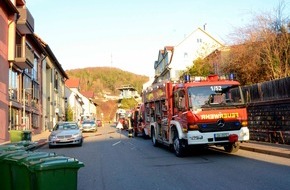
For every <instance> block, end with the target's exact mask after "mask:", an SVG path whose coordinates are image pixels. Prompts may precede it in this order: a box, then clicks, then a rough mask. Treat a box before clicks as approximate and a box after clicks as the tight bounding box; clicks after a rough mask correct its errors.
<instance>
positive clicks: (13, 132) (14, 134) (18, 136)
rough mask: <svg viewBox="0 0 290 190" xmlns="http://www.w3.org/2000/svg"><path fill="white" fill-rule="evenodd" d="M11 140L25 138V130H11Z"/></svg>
mask: <svg viewBox="0 0 290 190" xmlns="http://www.w3.org/2000/svg"><path fill="white" fill-rule="evenodd" d="M9 133H10V142H19V141H22V140H23V131H21V130H10V131H9Z"/></svg>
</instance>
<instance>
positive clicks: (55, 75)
mask: <svg viewBox="0 0 290 190" xmlns="http://www.w3.org/2000/svg"><path fill="white" fill-rule="evenodd" d="M54 89H55V90H58V73H57V71H55V74H54Z"/></svg>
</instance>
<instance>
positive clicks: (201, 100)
mask: <svg viewBox="0 0 290 190" xmlns="http://www.w3.org/2000/svg"><path fill="white" fill-rule="evenodd" d="M188 97H189V107H190V108H191V109H193V110H196V109H200V108H206V107H214V106H215V107H228V106H240V105H244V99H243V95H242V91H241V89H240V87H239V86H232V85H215V86H195V87H189V88H188Z"/></svg>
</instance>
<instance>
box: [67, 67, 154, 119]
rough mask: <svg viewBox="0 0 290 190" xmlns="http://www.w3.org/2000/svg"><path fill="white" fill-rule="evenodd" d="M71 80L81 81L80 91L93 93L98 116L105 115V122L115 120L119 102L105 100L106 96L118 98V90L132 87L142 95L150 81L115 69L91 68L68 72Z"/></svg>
mask: <svg viewBox="0 0 290 190" xmlns="http://www.w3.org/2000/svg"><path fill="white" fill-rule="evenodd" d="M66 73H67V75H68V76H69V78H70V79H75V78H76V79H80V91H81V92H82V91H93V92H94V94H95V100H94V101H95V102H96V103H97V104H98V108H97V116H99V115H100V113H103V114H104V120H107V121H108V120H113V119H114V115H115V111H116V110H117V104H118V102H117V101H115V100H109V101H107V100H105V99H104V95H105V94H106V95H111V96H118V95H119V94H120V91H119V90H118V88H120V87H122V85H129V84H130V85H132V86H133V87H135V89H136V90H137V91H138V92H139V93H141V90H142V86H143V84H144V83H146V82H147V81H148V80H149V77H147V76H145V75H137V74H134V73H131V72H128V71H123V70H121V69H118V68H114V67H90V68H82V69H73V70H66Z"/></svg>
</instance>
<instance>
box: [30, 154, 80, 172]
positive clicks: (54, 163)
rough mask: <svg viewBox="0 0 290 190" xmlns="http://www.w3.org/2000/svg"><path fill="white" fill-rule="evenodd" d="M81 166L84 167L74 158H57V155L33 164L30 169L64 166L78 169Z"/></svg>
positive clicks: (52, 168) (49, 168)
mask: <svg viewBox="0 0 290 190" xmlns="http://www.w3.org/2000/svg"><path fill="white" fill-rule="evenodd" d="M81 167H84V164H83V163H82V162H80V161H79V160H77V159H75V158H65V157H64V158H63V159H57V157H54V158H52V159H46V160H44V161H43V162H40V163H38V164H35V165H33V166H32V167H31V169H32V170H34V171H44V170H56V169H65V168H75V169H79V168H81Z"/></svg>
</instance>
